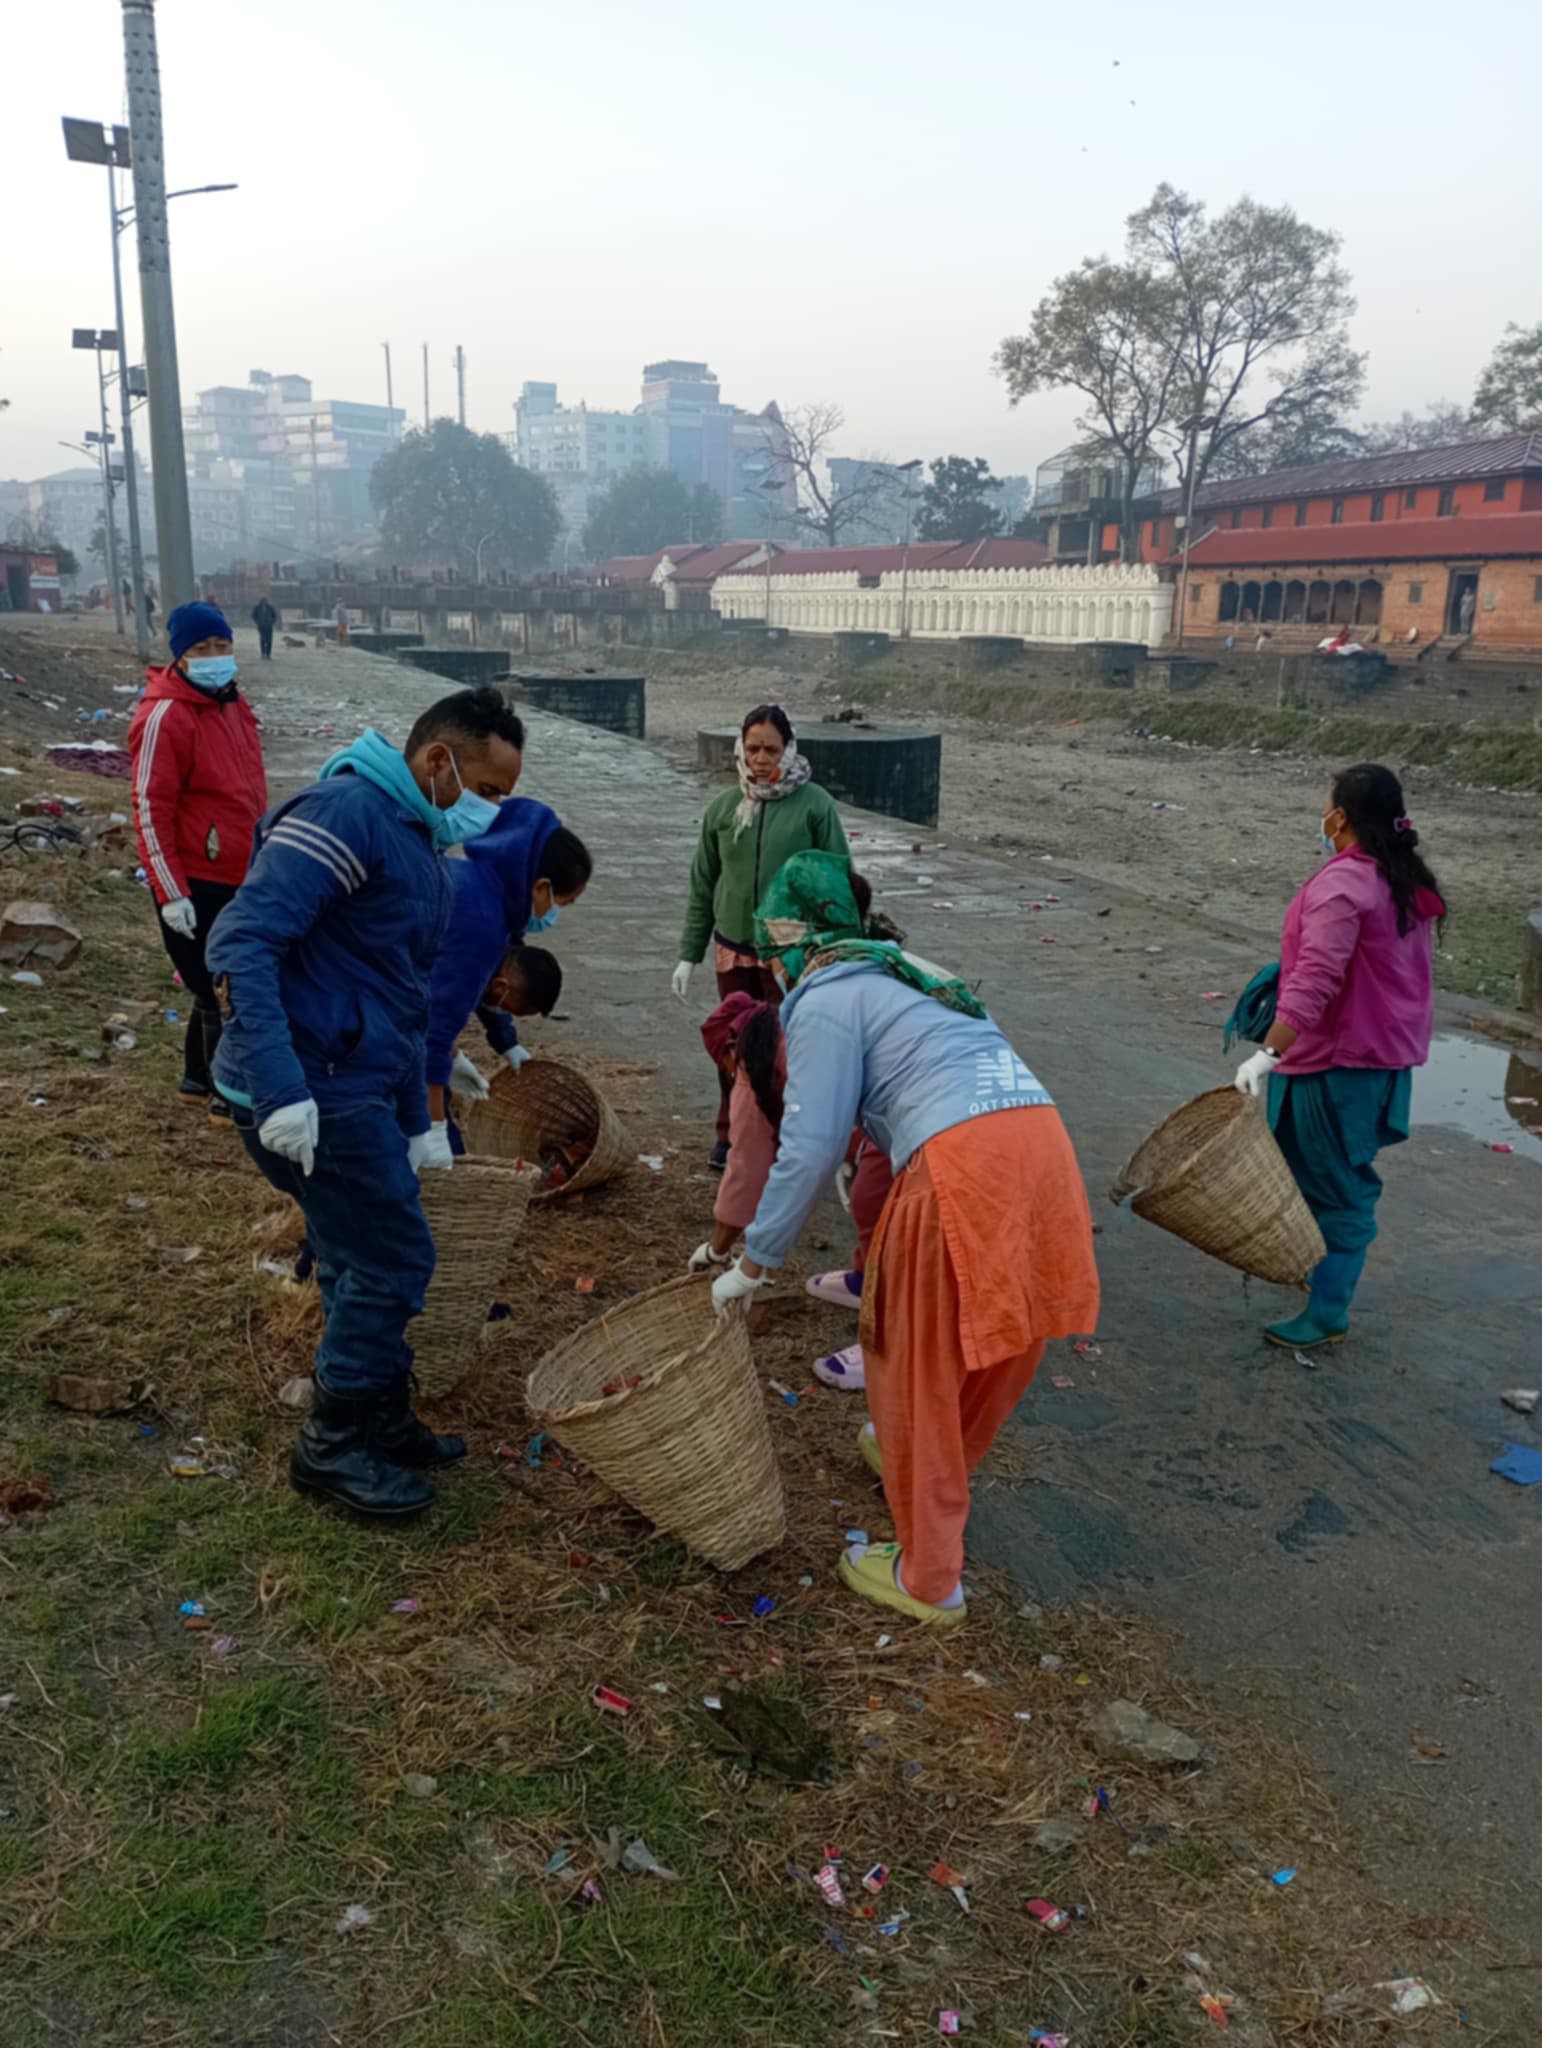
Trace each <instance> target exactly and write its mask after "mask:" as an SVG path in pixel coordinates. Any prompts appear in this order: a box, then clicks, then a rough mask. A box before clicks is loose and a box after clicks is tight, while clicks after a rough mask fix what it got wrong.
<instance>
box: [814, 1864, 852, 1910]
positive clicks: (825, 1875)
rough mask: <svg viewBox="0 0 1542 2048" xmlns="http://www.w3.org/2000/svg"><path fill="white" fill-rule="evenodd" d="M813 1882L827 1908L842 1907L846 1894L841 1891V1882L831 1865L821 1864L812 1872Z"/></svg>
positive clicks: (833, 1866)
mask: <svg viewBox="0 0 1542 2048" xmlns="http://www.w3.org/2000/svg"><path fill="white" fill-rule="evenodd" d="M814 1882H815V1884H817V1885H818V1887H819V1890H820V1894H821V1896H822V1897H823V1899H824V1902H825V1904H826V1905H827V1906H844V1905H845V1903H846V1894H845V1893H844V1892H843V1891H842V1890H841V1880H840V1878H839V1876H838V1875H837V1873H836V1868H835V1865H834V1864H833V1863H821V1864H820V1866H819V1868H818V1869H817V1870H816V1871H815V1872H814Z"/></svg>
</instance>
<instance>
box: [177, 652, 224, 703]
mask: <svg viewBox="0 0 1542 2048" xmlns="http://www.w3.org/2000/svg"><path fill="white" fill-rule="evenodd" d="M187 679H188V681H189V682H190V683H191V684H192V685H193V688H194V689H195V690H207V691H209V692H210V694H211V695H212V694H213V693H214V692H215V691H216V690H223V689H224V688H226V686H227V685H228V684H230V683H233V682H234V681H235V679H236V658H235V656H234V655H233V654H205V655H200V657H199V658H198V660H197V661H190V662H189V663H188V664H187Z"/></svg>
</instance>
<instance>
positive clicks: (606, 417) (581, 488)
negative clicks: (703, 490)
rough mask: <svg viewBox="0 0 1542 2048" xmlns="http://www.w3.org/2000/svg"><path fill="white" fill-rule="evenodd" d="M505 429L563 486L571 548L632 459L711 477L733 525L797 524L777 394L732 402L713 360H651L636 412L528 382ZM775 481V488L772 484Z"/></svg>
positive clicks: (511, 441) (685, 475)
mask: <svg viewBox="0 0 1542 2048" xmlns="http://www.w3.org/2000/svg"><path fill="white" fill-rule="evenodd" d="M514 417H515V422H516V424H515V429H514V432H513V433H512V434H508V435H506V436H505V437H504V438H505V440H506V441H507V443H508V447H509V452H510V454H511V455H512V456H513V457H514V459H515V461H516V462H518V463H519V464H520V465H521V466H522V467H523V468H525V469H529V470H533V471H534V472H535V473H536V474H537V475H538V476H544V477H545V478H546V480H547V482H548V483H549V484H550V485H551V486H552V489H553V490H554V491H555V492H556V495H557V505H558V509H559V510H560V512H561V514H562V521H563V527H564V531H565V534H566V536H567V551H568V552H573V551H576V550H580V549H581V547H582V541H583V531H584V526H585V524H586V523H587V521H588V518H589V513H590V510H591V507H592V504H593V501H594V499H595V498H596V497H597V496H598V495H599V493H600V492H601V491H603V490H604V489H605V488H606V486H607V485H608V484H610V483H611V482H612V481H613V480H614V478H615V477H616V476H618V475H620V474H621V473H622V472H624V471H626V470H629V469H640V468H649V469H669V470H672V471H673V472H674V474H675V475H676V476H677V477H679V478H680V480H681V482H682V483H684V484H687V485H689V486H691V487H692V488H694V487H695V486H696V485H697V484H706V485H707V486H708V487H709V488H710V489H711V490H713V491H715V492H716V494H717V496H718V498H719V500H720V501H721V504H722V507H723V521H724V528H725V531H728V532H734V531H739V532H744V533H752V532H755V531H756V530H757V529H763V528H764V527H765V526H766V523H767V509H768V506H769V507H770V509H771V513H772V517H773V519H774V520H775V521H776V523H777V525H778V528H779V530H781V531H785V530H786V529H787V528H788V526H789V525H790V521H791V516H792V510H793V496H792V477H791V471H790V469H789V467H788V465H787V461H786V434H785V429H784V428H783V426H782V417H781V414H780V413H779V412H778V411H777V408H776V406H775V404H774V403H773V404H771V405H768V406H766V407H765V408H764V410H763V411H761V412H758V413H750V412H746V411H744V409H743V408H742V407H740V406H736V405H727V404H725V403H724V402H723V398H722V393H721V389H720V387H719V384H718V381H717V379H716V378H715V377H714V376H713V374H712V372H711V370H710V369H709V368H708V367H707V365H706V364H705V363H690V362H676V361H672V360H671V361H666V362H658V363H649V364H647V365H646V366H645V368H644V370H643V374H642V398H641V403H640V404H639V405H638V406H637V407H636V408H635V409H634V410H633V411H631V412H603V411H598V410H594V409H591V408H590V407H589V406H588V405H587V404H584V403H582V402H581V403H579V404H578V405H562V404H559V402H558V398H557V386H556V385H555V384H551V383H527V384H525V385H523V386H522V387H521V390H520V395H519V397H518V398H517V399H516V400H515V401H514ZM763 486H769V488H763Z"/></svg>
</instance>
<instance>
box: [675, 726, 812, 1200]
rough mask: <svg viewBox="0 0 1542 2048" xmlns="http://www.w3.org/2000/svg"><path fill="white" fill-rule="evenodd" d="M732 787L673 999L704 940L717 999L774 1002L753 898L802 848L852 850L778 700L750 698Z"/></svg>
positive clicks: (722, 1159) (705, 849)
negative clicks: (762, 701)
mask: <svg viewBox="0 0 1542 2048" xmlns="http://www.w3.org/2000/svg"><path fill="white" fill-rule="evenodd" d="M734 765H735V767H736V768H737V770H738V776H739V787H738V788H737V789H725V790H724V791H723V793H722V795H721V796H716V797H714V798H713V799H712V802H711V803H710V804H708V806H707V815H706V816H705V817H704V818H703V819H702V821H701V841H700V843H699V845H698V846H697V848H696V858H695V860H694V861H693V862H692V863H691V895H690V902H689V904H688V905H687V907H686V913H685V930H684V932H683V934H682V935H681V939H680V964H679V966H678V967H677V968H676V969H675V971H674V976H673V979H672V983H671V986H672V987H673V989H674V992H675V994H676V995H677V996H678V997H679V998H680V1000H681V1002H682V1003H683V1002H684V1001H685V997H686V990H687V989H688V987H689V986H690V980H691V969H692V968H693V967H694V966H696V965H697V963H698V962H699V961H701V960H702V959H704V958H705V956H706V951H707V945H708V942H709V941H710V942H711V944H712V949H713V965H714V966H715V968H716V969H717V991H718V1001H719V1002H721V1001H722V1000H723V998H724V997H725V996H731V995H733V994H734V993H735V992H741V993H743V994H744V995H747V996H753V997H754V998H755V1000H756V1001H757V1002H766V1003H776V1002H779V1001H780V1000H781V997H780V995H779V993H778V990H777V986H776V982H775V981H774V979H773V978H772V974H771V970H770V967H769V966H768V965H767V964H766V963H765V962H764V961H762V959H761V957H760V955H759V953H758V952H757V951H756V949H755V939H754V933H755V906H756V904H757V903H758V902H759V901H760V899H761V897H762V896H763V895H764V894H765V892H766V890H767V889H768V888H769V887H770V885H771V883H772V881H773V880H774V879H775V877H776V875H777V872H778V871H779V869H780V868H781V867H782V865H783V863H784V862H786V861H789V860H791V859H792V857H793V855H794V854H795V853H807V852H809V851H810V850H813V851H816V852H822V853H839V854H845V855H846V856H847V857H848V858H849V857H850V848H849V847H848V846H847V844H846V834H845V831H844V829H843V827H842V825H841V819H840V813H839V812H838V811H837V810H836V808H835V804H834V802H833V800H832V799H831V798H830V796H829V795H828V794H827V793H826V792H825V791H824V790H822V789H820V788H819V787H818V785H817V784H816V783H814V782H812V781H811V780H810V779H809V776H810V770H809V765H808V762H807V761H806V760H805V759H804V757H803V756H802V755H801V754H800V753H799V752H798V736H797V734H796V733H795V732H794V731H793V729H792V725H791V723H790V721H789V719H788V717H787V713H786V712H785V711H783V709H782V708H781V706H780V705H779V704H758V705H757V706H756V707H755V709H754V710H753V711H752V712H751V713H750V715H749V717H748V718H746V719H745V721H744V724H743V725H742V726H741V727H740V729H739V737H738V739H737V740H736V741H735V742H734ZM731 1092H732V1082H731V1081H730V1080H729V1079H727V1078H726V1077H725V1076H724V1075H723V1074H722V1073H721V1072H719V1075H718V1117H717V1143H716V1144H715V1145H714V1146H713V1148H712V1164H713V1166H714V1167H715V1168H716V1169H717V1171H718V1172H719V1173H721V1172H722V1170H723V1168H724V1167H725V1166H726V1165H727V1163H728V1104H729V1098H730V1094H731Z"/></svg>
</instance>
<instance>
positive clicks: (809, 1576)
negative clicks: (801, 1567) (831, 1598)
mask: <svg viewBox="0 0 1542 2048" xmlns="http://www.w3.org/2000/svg"><path fill="white" fill-rule="evenodd" d="M813 1583H814V1574H813V1573H812V1572H801V1573H799V1575H798V1584H799V1585H800V1586H812V1585H813Z"/></svg>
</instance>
